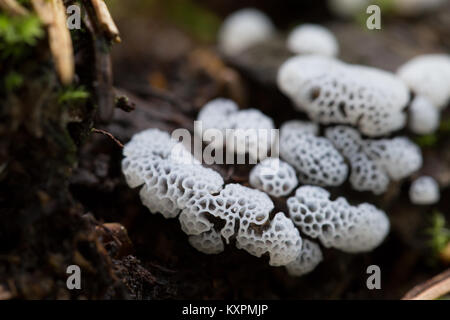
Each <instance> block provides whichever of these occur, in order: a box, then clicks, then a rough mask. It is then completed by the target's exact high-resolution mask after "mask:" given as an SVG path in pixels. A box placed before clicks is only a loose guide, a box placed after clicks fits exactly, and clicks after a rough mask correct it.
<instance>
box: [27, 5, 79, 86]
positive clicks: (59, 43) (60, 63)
mask: <svg viewBox="0 0 450 320" xmlns="http://www.w3.org/2000/svg"><path fill="white" fill-rule="evenodd" d="M31 3H32V4H33V7H34V9H35V10H36V12H37V14H38V16H39V18H40V19H41V20H42V22H43V23H44V24H45V25H46V27H47V30H48V36H49V45H50V51H51V53H52V56H53V60H54V63H55V68H56V71H57V73H58V76H59V79H60V80H61V82H62V83H63V84H65V85H68V84H70V83H71V82H72V80H73V76H74V69H75V62H74V57H73V46H72V39H71V37H70V32H69V29H68V28H67V26H66V21H67V16H66V8H65V7H64V4H63V2H62V0H31Z"/></svg>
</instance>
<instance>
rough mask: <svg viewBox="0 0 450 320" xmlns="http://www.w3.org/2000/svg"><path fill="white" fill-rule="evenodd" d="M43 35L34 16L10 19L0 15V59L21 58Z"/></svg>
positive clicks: (39, 23) (38, 21)
mask: <svg viewBox="0 0 450 320" xmlns="http://www.w3.org/2000/svg"><path fill="white" fill-rule="evenodd" d="M44 34H45V32H44V30H43V28H42V25H41V22H40V20H39V19H38V17H36V16H35V15H28V16H25V17H10V16H7V15H4V14H0V58H1V59H7V58H11V57H12V58H20V57H22V56H23V55H24V54H26V53H27V51H29V48H30V47H32V46H34V45H36V43H37V41H38V40H39V39H41V38H43V37H44Z"/></svg>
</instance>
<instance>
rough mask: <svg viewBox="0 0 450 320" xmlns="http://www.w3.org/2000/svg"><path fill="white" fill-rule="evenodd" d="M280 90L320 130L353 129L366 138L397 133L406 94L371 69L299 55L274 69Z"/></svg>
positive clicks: (399, 83) (399, 84)
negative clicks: (319, 125)
mask: <svg viewBox="0 0 450 320" xmlns="http://www.w3.org/2000/svg"><path fill="white" fill-rule="evenodd" d="M277 83H278V87H279V89H280V90H281V91H282V92H283V93H284V94H286V95H287V96H288V97H289V98H291V100H292V101H293V102H294V104H295V105H296V107H297V108H298V109H299V110H301V111H304V112H306V113H307V114H308V116H309V117H310V118H311V119H312V120H313V121H315V122H320V123H323V124H331V123H336V124H352V125H355V126H357V127H358V128H359V130H360V131H361V132H363V133H364V134H366V135H368V136H381V135H384V134H387V133H390V132H392V131H395V130H398V129H401V128H402V127H404V125H405V123H406V116H405V113H404V109H405V107H406V104H407V102H408V100H409V90H408V88H407V87H406V86H405V84H404V83H403V82H402V81H401V80H399V79H398V78H397V77H396V76H395V75H393V74H391V73H389V72H386V71H383V70H380V69H376V68H371V67H366V66H359V65H351V64H346V63H343V62H341V61H339V60H336V59H333V58H330V57H325V56H318V55H302V56H296V57H293V58H290V59H288V60H287V61H286V62H285V63H284V64H283V65H282V66H281V67H280V69H279V71H278V77H277Z"/></svg>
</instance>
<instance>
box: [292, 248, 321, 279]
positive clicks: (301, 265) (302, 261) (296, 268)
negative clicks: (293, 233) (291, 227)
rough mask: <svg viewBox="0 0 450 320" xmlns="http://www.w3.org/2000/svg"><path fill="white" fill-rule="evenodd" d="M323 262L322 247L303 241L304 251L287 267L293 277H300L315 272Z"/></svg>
mask: <svg viewBox="0 0 450 320" xmlns="http://www.w3.org/2000/svg"><path fill="white" fill-rule="evenodd" d="M322 260H323V255H322V251H321V250H320V246H319V245H318V244H317V243H315V242H312V241H311V240H308V239H303V245H302V251H301V252H300V254H299V255H298V256H297V258H296V259H295V260H294V261H292V262H291V263H289V264H287V265H286V270H287V272H288V273H289V274H290V275H291V276H295V277H300V276H302V275H305V274H307V273H310V272H311V271H313V270H314V269H315V268H316V267H317V265H318V264H319V263H320V262H321V261H322Z"/></svg>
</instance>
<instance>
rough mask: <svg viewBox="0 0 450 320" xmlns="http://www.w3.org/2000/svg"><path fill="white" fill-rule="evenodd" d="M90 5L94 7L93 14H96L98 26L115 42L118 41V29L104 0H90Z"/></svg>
mask: <svg viewBox="0 0 450 320" xmlns="http://www.w3.org/2000/svg"><path fill="white" fill-rule="evenodd" d="M90 2H91V4H92V6H93V7H94V11H95V15H96V16H97V20H98V23H99V25H100V27H101V28H102V29H103V31H105V32H106V33H107V34H108V36H109V37H110V38H111V39H112V40H113V41H115V42H117V43H119V42H120V41H121V39H120V34H119V29H117V26H116V24H115V23H114V20H113V19H112V17H111V14H110V13H109V10H108V7H107V6H106V3H105V1H104V0H90Z"/></svg>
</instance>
